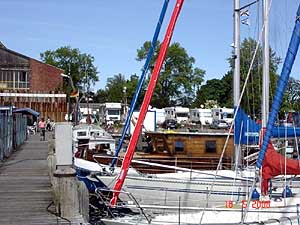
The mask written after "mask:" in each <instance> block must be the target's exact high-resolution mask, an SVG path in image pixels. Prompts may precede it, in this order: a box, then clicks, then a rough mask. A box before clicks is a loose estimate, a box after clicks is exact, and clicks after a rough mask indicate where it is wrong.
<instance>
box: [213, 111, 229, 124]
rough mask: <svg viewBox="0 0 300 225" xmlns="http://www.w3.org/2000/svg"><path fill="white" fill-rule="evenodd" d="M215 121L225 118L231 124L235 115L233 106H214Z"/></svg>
mask: <svg viewBox="0 0 300 225" xmlns="http://www.w3.org/2000/svg"><path fill="white" fill-rule="evenodd" d="M211 112H212V117H213V121H219V120H224V121H226V122H227V123H228V124H231V123H232V121H233V116H234V109H231V108H213V109H211Z"/></svg>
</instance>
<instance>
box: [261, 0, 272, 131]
mask: <svg viewBox="0 0 300 225" xmlns="http://www.w3.org/2000/svg"><path fill="white" fill-rule="evenodd" d="M269 5H270V4H269V0H264V1H263V18H264V20H263V21H264V37H263V85H262V86H263V96H262V128H266V126H267V120H268V115H269V83H270V74H269V65H270V55H269V7H270V6H269Z"/></svg>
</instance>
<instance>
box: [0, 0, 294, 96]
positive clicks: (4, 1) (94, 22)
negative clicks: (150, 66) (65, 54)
mask: <svg viewBox="0 0 300 225" xmlns="http://www.w3.org/2000/svg"><path fill="white" fill-rule="evenodd" d="M163 2H164V0H127V1H125V0H106V1H104V0H85V1H82V0H42V1H41V0H26V1H24V0H1V1H0V8H1V14H0V27H1V29H0V41H1V42H2V43H3V44H4V45H5V46H6V47H7V48H9V49H11V50H13V51H16V52H19V53H21V54H24V55H27V56H29V57H32V58H35V59H40V53H42V52H44V51H46V50H55V49H57V48H59V47H62V46H71V47H72V48H78V49H79V50H80V51H81V52H82V53H88V54H91V55H92V56H94V58H95V62H94V64H95V66H96V67H97V69H98V72H99V74H98V75H99V82H97V83H96V85H95V86H94V90H95V91H96V90H98V89H99V88H101V89H103V88H105V85H106V81H107V78H109V77H112V76H113V75H116V74H118V73H122V74H124V75H125V77H126V78H129V77H130V75H132V74H137V75H140V74H141V68H142V66H143V63H144V62H138V61H136V56H137V49H138V48H140V47H141V46H142V44H143V43H144V42H145V41H147V40H152V36H153V33H154V30H155V26H156V24H157V20H158V17H159V15H160V11H161V8H162V5H163ZM175 2H176V1H175V0H170V3H169V8H168V12H167V14H166V17H165V20H164V23H163V27H162V29H161V33H160V36H159V40H160V41H162V40H163V37H164V34H165V30H166V26H167V24H168V21H169V19H170V15H171V13H172V10H173V8H174V5H175ZM250 2H252V0H241V6H243V5H245V4H247V3H250ZM271 2H272V4H271V9H270V15H271V17H270V45H271V47H272V48H273V49H274V50H275V51H276V52H277V53H278V55H279V56H281V57H282V58H284V55H285V52H286V49H287V45H288V43H289V38H290V35H291V31H292V29H293V26H294V21H295V15H296V11H297V7H298V5H299V3H300V0H271ZM260 9H261V6H259V5H257V4H256V5H253V6H251V7H250V8H248V10H249V13H250V16H249V20H248V21H249V22H250V25H249V26H247V25H243V24H242V25H241V40H242V39H243V38H245V37H249V36H250V37H252V38H257V37H258V36H259V35H258V33H259V31H260V29H261V28H259V27H258V22H257V21H260V20H261V13H259V14H258V13H257V12H258V11H260ZM172 42H179V43H180V44H181V46H182V47H184V48H185V49H186V50H187V52H188V54H189V55H190V56H193V57H194V58H195V60H196V62H195V66H196V67H199V68H201V69H204V70H205V71H206V75H205V80H208V79H212V78H218V79H220V78H222V76H223V75H224V74H225V73H226V72H227V71H228V70H229V65H228V62H227V58H228V57H230V54H231V51H232V47H231V44H232V42H233V0H208V1H207V0H185V2H184V5H183V7H182V11H181V13H180V15H179V19H178V22H177V24H176V27H175V30H174V34H173V38H172V41H171V43H172ZM279 72H280V71H279ZM297 74H299V75H300V62H299V57H297V59H296V62H295V66H294V68H293V71H292V75H293V76H294V77H296V78H297ZM298 79H300V78H299V76H298Z"/></svg>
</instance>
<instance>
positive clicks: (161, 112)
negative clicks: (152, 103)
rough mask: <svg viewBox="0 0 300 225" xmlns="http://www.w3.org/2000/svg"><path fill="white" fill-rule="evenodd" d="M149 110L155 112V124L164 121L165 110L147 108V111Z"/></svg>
mask: <svg viewBox="0 0 300 225" xmlns="http://www.w3.org/2000/svg"><path fill="white" fill-rule="evenodd" d="M149 110H150V111H154V112H155V121H156V124H162V123H163V122H164V121H165V118H166V115H165V110H164V109H159V108H149V109H148V111H149Z"/></svg>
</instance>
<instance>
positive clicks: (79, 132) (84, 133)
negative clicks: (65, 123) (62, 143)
mask: <svg viewBox="0 0 300 225" xmlns="http://www.w3.org/2000/svg"><path fill="white" fill-rule="evenodd" d="M77 136H78V137H83V136H86V131H78V132H77Z"/></svg>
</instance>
